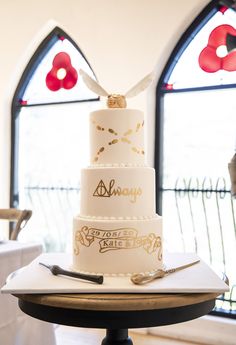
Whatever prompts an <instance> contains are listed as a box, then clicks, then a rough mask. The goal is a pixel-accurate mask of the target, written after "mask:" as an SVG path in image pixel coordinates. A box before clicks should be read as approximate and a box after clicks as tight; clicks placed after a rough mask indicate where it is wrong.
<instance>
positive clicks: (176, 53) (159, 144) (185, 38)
mask: <svg viewBox="0 0 236 345" xmlns="http://www.w3.org/2000/svg"><path fill="white" fill-rule="evenodd" d="M222 6H227V7H228V8H234V10H236V1H234V0H213V1H211V2H210V3H209V4H208V5H207V6H206V7H205V8H204V9H203V10H202V11H201V12H200V14H199V15H198V16H197V17H196V18H195V19H194V20H193V22H192V24H190V26H189V27H188V28H187V30H186V31H185V32H184V33H183V34H182V36H181V37H180V39H179V41H178V42H177V44H176V45H175V47H174V49H173V50H172V52H171V54H170V56H169V59H168V60H167V62H166V65H165V67H164V69H163V70H162V73H161V75H160V78H159V80H158V82H157V86H156V94H155V97H156V98H155V99H156V108H155V143H154V168H155V178H156V212H157V213H158V214H160V215H162V194H163V192H164V191H165V189H164V188H163V158H164V152H163V139H164V133H163V128H164V127H163V124H164V106H163V101H164V96H165V94H167V93H179V92H191V91H202V90H214V89H226V88H236V83H235V84H227V85H215V86H202V87H194V88H184V89H171V90H167V89H164V88H163V85H165V84H167V82H168V79H169V76H170V75H171V73H172V71H173V69H174V67H175V65H176V63H177V61H178V59H179V58H180V56H181V54H182V52H183V51H184V50H185V49H186V48H187V46H188V45H189V43H190V42H191V41H192V39H193V38H194V36H195V35H196V34H197V33H198V32H199V31H200V30H201V28H202V27H203V26H204V25H205V24H206V23H207V22H208V20H209V19H210V18H211V17H212V16H213V15H214V14H215V13H216V12H217V11H218V10H219V8H220V7H222ZM219 299H223V300H224V297H223V298H221V297H219ZM226 301H227V300H226ZM210 314H211V315H215V316H217V317H220V316H221V317H224V318H228V319H230V318H231V319H235V313H234V312H232V313H230V312H226V311H225V310H224V309H222V310H221V309H219V308H217V309H216V310H214V311H212V312H211V313H210Z"/></svg>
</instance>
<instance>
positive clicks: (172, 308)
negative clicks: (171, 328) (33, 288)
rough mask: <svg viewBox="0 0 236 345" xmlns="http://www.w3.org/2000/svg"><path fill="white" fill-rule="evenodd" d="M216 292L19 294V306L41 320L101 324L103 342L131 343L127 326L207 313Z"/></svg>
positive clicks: (169, 321) (164, 322)
mask: <svg viewBox="0 0 236 345" xmlns="http://www.w3.org/2000/svg"><path fill="white" fill-rule="evenodd" d="M218 295H219V293H218V294H217V293H192V294H191V293H178V294H149V293H147V294H104V293H100V294H91V293H90V294H86V293H83V294H21V295H20V294H18V295H15V296H16V297H17V298H18V299H19V307H20V309H21V310H22V311H23V312H24V313H26V314H28V315H30V316H32V317H34V318H37V319H40V320H43V321H47V322H52V323H56V324H62V325H67V326H78V327H88V328H104V329H106V336H105V338H104V339H103V341H102V345H131V344H132V340H131V339H130V337H129V336H128V329H129V328H142V327H154V326H163V325H170V324H174V323H179V322H183V321H188V320H192V319H195V318H198V317H200V316H203V315H205V314H208V313H209V312H210V311H211V310H212V309H213V307H214V305H215V298H216V297H217V296H218Z"/></svg>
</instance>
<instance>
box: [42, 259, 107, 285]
mask: <svg viewBox="0 0 236 345" xmlns="http://www.w3.org/2000/svg"><path fill="white" fill-rule="evenodd" d="M39 264H40V265H42V266H44V267H46V268H48V269H49V270H50V271H51V272H52V274H53V275H55V276H57V275H58V274H61V275H63V276H68V277H73V278H79V279H83V280H88V281H91V282H93V283H97V284H102V283H103V276H101V275H93V274H85V273H78V272H72V271H66V270H64V269H63V268H61V267H60V266H58V265H47V264H45V263H43V262H39Z"/></svg>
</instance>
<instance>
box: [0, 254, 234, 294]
mask: <svg viewBox="0 0 236 345" xmlns="http://www.w3.org/2000/svg"><path fill="white" fill-rule="evenodd" d="M197 259H199V257H198V256H197V255H196V254H193V253H171V254H170V253H168V254H165V257H164V264H165V266H166V267H167V268H172V267H176V266H180V265H183V264H186V263H189V262H192V261H195V260H197ZM39 261H40V262H44V263H47V264H56V265H60V266H61V267H62V268H64V269H68V270H70V267H71V261H72V255H71V254H65V253H56V254H55V253H47V254H41V255H40V256H39V257H37V258H36V259H35V260H34V261H32V262H31V263H30V264H29V265H28V266H26V267H25V268H24V269H23V270H21V271H19V272H18V274H16V275H15V276H14V277H13V278H12V279H11V280H9V281H8V283H7V284H6V285H5V286H3V288H2V289H1V292H2V293H12V294H37V293H40V294H42V293H46V294H49V293H201V292H203V293H204V292H214V293H215V292H217V293H219V294H220V293H223V292H225V291H228V290H229V288H228V286H227V285H226V284H225V283H224V282H223V281H222V280H221V278H220V277H218V275H217V274H216V273H215V272H214V271H213V270H212V269H211V268H210V267H209V266H208V265H206V264H205V263H204V262H203V261H202V260H201V261H200V262H199V263H197V264H195V265H193V266H191V267H189V268H186V269H184V270H181V271H178V272H175V273H172V274H170V275H168V276H166V277H164V278H161V279H156V280H155V281H153V282H151V283H148V284H146V285H134V284H133V283H132V282H131V281H130V279H129V277H104V283H103V284H102V285H98V284H95V283H90V282H86V281H83V280H79V279H74V278H70V277H65V276H54V275H52V274H51V272H50V271H49V270H48V269H47V268H45V267H43V266H41V265H39Z"/></svg>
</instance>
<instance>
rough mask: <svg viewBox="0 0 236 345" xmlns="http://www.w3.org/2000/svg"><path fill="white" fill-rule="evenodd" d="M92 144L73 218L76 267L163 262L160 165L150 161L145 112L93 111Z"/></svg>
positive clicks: (147, 267) (131, 269)
mask: <svg viewBox="0 0 236 345" xmlns="http://www.w3.org/2000/svg"><path fill="white" fill-rule="evenodd" d="M90 149H91V150H90V152H91V153H90V158H91V165H90V166H89V167H88V168H86V169H83V170H82V173H81V204H80V214H79V216H77V217H75V218H74V231H73V246H74V253H73V268H74V269H75V270H79V271H82V272H87V273H94V274H104V275H130V274H133V273H138V272H150V271H153V270H156V269H158V268H162V218H161V217H160V216H158V215H157V214H156V211H155V171H154V169H153V168H150V167H147V166H146V164H145V152H144V115H143V112H141V111H139V110H135V109H124V108H115V109H112V108H109V109H103V110H97V111H94V112H92V113H91V114H90Z"/></svg>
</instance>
